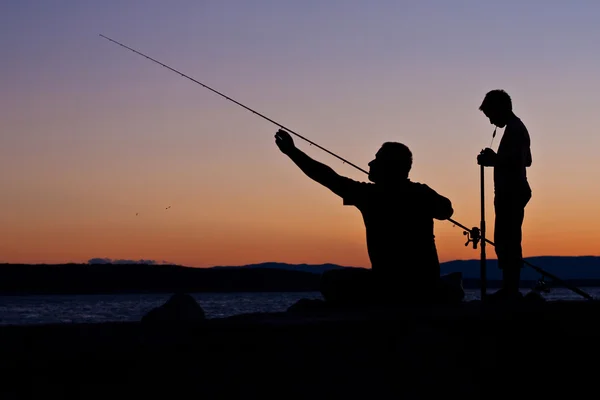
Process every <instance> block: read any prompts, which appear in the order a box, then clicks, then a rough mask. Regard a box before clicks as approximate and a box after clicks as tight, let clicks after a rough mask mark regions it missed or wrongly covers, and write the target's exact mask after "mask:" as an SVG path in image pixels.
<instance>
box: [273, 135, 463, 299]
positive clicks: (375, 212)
mask: <svg viewBox="0 0 600 400" xmlns="http://www.w3.org/2000/svg"><path fill="white" fill-rule="evenodd" d="M275 142H276V144H277V146H278V147H279V149H280V150H281V152H282V153H284V154H286V155H287V156H288V157H289V158H290V159H291V160H292V161H293V162H294V163H295V164H296V165H297V166H298V167H299V168H300V169H301V170H302V171H303V172H304V173H305V174H306V175H307V176H308V177H309V178H311V179H313V180H314V181H316V182H318V183H320V184H321V185H323V186H325V187H327V188H328V189H329V190H331V191H332V192H333V193H335V194H337V195H338V196H340V197H341V198H342V199H343V201H344V205H351V206H355V207H356V208H358V210H360V212H361V214H362V217H363V220H364V223H365V228H366V237H367V250H368V253H369V258H370V260H371V268H372V269H371V271H369V270H365V269H355V270H341V271H335V270H334V271H329V272H328V273H326V274H324V275H323V281H322V289H321V292H322V294H323V296H324V297H325V299H326V300H333V301H340V302H344V303H351V302H352V301H354V300H355V301H357V302H359V303H361V302H364V301H372V300H374V299H375V298H377V300H382V301H386V302H389V301H411V300H414V299H415V298H419V297H420V298H421V299H427V298H431V297H432V296H433V297H435V296H437V295H439V293H440V292H439V289H440V286H441V287H444V285H443V284H441V283H440V263H439V260H438V255H437V250H436V245H435V240H434V234H433V219H434V218H435V219H439V220H444V219H448V218H450V217H451V216H452V214H453V212H454V211H453V209H452V203H451V202H450V200H448V199H447V198H446V197H443V196H441V195H439V194H438V193H436V192H435V191H434V190H433V189H431V188H430V187H428V186H427V185H424V184H421V183H416V182H411V181H410V179H409V178H408V174H409V172H410V169H411V167H412V153H411V152H410V150H409V149H408V147H407V146H405V145H404V144H401V143H396V142H386V143H384V144H383V145H382V146H381V148H380V149H379V151H378V152H377V154H376V156H375V159H374V160H373V161H371V162H370V163H369V168H370V169H369V180H370V181H371V182H373V183H364V182H358V181H354V180H352V179H350V178H346V177H343V176H340V175H338V174H337V173H336V172H335V171H334V170H333V169H331V168H330V167H328V166H327V165H324V164H322V163H320V162H318V161H315V160H313V159H312V158H310V157H309V156H308V155H306V154H305V153H303V152H302V151H301V150H299V149H298V148H296V147H295V145H294V141H293V140H292V138H291V136H290V135H289V134H288V133H287V132H285V131H283V130H279V131H278V132H277V133H276V134H275ZM459 291H460V293H458V294H456V293H455V294H454V298H455V299H456V300H462V296H464V292H463V291H462V288H461V289H460V290H459Z"/></svg>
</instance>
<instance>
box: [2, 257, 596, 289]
mask: <svg viewBox="0 0 600 400" xmlns="http://www.w3.org/2000/svg"><path fill="white" fill-rule="evenodd" d="M92 260H95V259H92ZM527 260H528V261H530V262H531V263H532V264H534V265H536V266H538V267H541V268H543V269H544V270H546V271H547V272H550V273H551V274H553V275H555V276H557V277H558V278H560V279H563V280H565V281H569V283H571V284H572V285H574V286H581V287H583V286H590V287H592V286H594V287H600V257H595V256H580V257H561V256H544V257H531V258H528V259H527ZM105 261H106V260H103V262H100V263H98V262H90V263H87V264H74V263H71V264H50V265H46V264H35V265H30V264H0V294H93V293H142V292H143V293H150V292H152V293H159V292H160V293H174V292H189V293H191V292H273V291H275V292H298V291H300V292H310V291H318V290H319V288H320V280H321V274H322V273H323V272H324V271H328V270H333V269H346V268H358V267H347V266H341V265H336V264H318V265H310V264H287V263H277V262H266V263H260V264H250V265H242V266H216V267H211V268H193V267H185V266H179V265H164V264H159V263H152V260H149V261H150V262H149V263H146V262H145V260H138V261H136V262H134V263H131V264H128V263H125V261H126V260H117V262H116V263H112V262H109V263H106V262H105ZM415 267H418V265H417V264H415ZM441 271H442V273H443V274H447V273H450V272H461V273H462V274H463V285H464V287H465V288H478V287H479V260H457V261H450V262H446V263H443V264H442V266H441ZM487 278H488V279H487V281H488V288H494V287H499V286H500V284H501V280H500V279H501V271H500V270H499V269H498V267H497V261H496V260H488V271H487ZM539 278H540V275H539V274H538V273H537V272H535V271H534V270H533V269H532V268H524V269H523V273H522V281H521V284H522V287H524V288H530V287H533V285H534V284H535V282H536V281H537V280H538V279H539ZM548 283H551V282H548Z"/></svg>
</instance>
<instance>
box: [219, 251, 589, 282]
mask: <svg viewBox="0 0 600 400" xmlns="http://www.w3.org/2000/svg"><path fill="white" fill-rule="evenodd" d="M525 260H526V261H528V262H530V263H531V264H533V265H535V266H537V267H540V268H542V269H544V270H545V271H547V272H549V273H551V274H553V275H556V276H557V277H559V278H561V279H577V280H579V279H598V280H600V257H598V256H539V257H527V258H526V259H525ZM486 264H487V279H489V280H500V279H502V272H501V271H500V269H498V261H497V260H487V263H486ZM479 266H480V261H479V259H472V260H454V261H448V262H444V263H441V272H442V274H447V273H450V272H461V273H462V274H463V278H464V279H479ZM212 268H215V269H223V268H268V269H283V270H288V271H302V272H310V273H313V274H322V273H323V272H325V271H328V270H331V269H343V268H359V267H350V266H341V265H337V264H287V263H278V262H265V263H260V264H249V265H242V266H215V267H212ZM539 277H540V274H539V273H537V272H536V271H535V270H533V269H532V268H528V267H527V266H526V267H525V268H523V271H522V273H521V278H522V279H523V280H536V279H538V278H539Z"/></svg>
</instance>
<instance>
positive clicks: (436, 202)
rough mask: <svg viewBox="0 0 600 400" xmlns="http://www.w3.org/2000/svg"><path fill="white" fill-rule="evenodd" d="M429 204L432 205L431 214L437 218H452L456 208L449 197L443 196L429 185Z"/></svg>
mask: <svg viewBox="0 0 600 400" xmlns="http://www.w3.org/2000/svg"><path fill="white" fill-rule="evenodd" d="M427 192H428V193H427V197H428V202H427V203H428V206H429V207H430V211H431V216H432V217H433V218H435V219H439V220H445V219H448V218H452V215H453V214H454V209H453V208H452V202H451V201H450V199H448V198H447V197H444V196H442V195H441V194H439V193H437V192H436V191H435V190H433V189H432V188H430V187H429V186H427Z"/></svg>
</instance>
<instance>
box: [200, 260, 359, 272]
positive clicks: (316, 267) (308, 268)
mask: <svg viewBox="0 0 600 400" xmlns="http://www.w3.org/2000/svg"><path fill="white" fill-rule="evenodd" d="M224 268H227V269H236V268H266V269H284V270H286V271H300V272H309V273H311V274H322V273H323V272H325V271H329V270H331V269H344V268H356V267H346V266H341V265H337V264H313V265H311V264H286V263H277V262H266V263H261V264H249V265H242V266H232V267H226V266H216V267H212V268H211V269H224Z"/></svg>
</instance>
